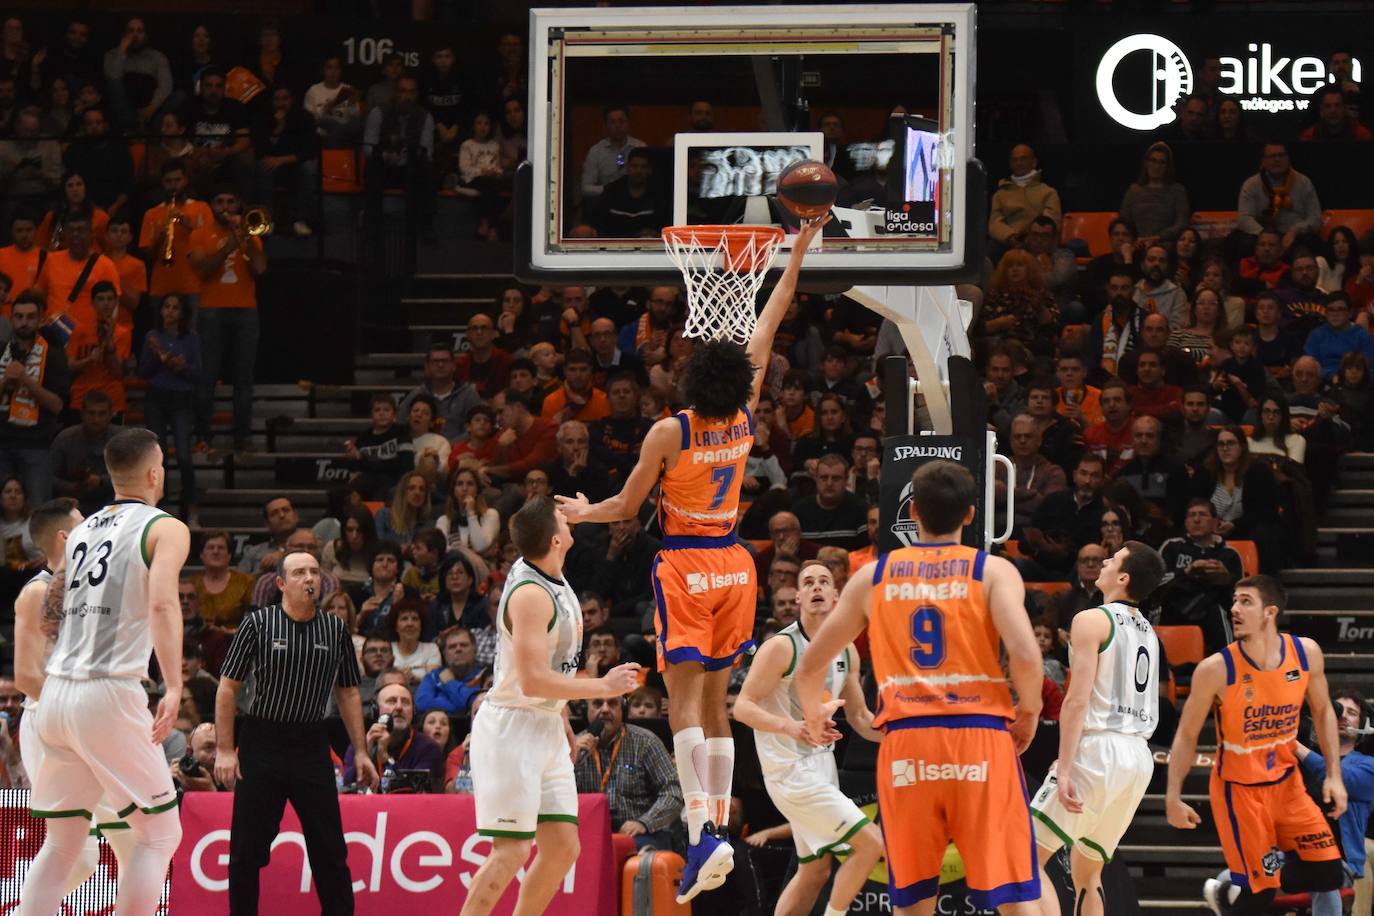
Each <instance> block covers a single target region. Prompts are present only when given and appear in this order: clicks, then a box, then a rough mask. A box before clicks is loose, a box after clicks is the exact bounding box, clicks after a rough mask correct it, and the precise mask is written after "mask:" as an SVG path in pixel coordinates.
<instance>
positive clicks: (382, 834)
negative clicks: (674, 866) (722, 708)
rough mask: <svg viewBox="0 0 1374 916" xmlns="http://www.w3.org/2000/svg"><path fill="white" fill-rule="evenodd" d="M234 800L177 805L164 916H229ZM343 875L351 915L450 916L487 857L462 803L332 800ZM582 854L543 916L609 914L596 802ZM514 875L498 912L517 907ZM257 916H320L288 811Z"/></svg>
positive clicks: (581, 803)
mask: <svg viewBox="0 0 1374 916" xmlns="http://www.w3.org/2000/svg"><path fill="white" fill-rule="evenodd" d="M233 803H234V799H233V796H232V795H230V794H229V793H227V792H221V793H214V794H211V793H205V792H196V793H191V794H188V795H186V796H184V797H183V798H182V808H181V828H182V840H181V846H180V847H179V848H178V849H177V853H176V857H175V858H174V859H173V860H172V898H171V912H172V913H195V914H197V916H216V914H222V913H228V912H229V880H228V868H229V823H230V820H231V816H232V813H233ZM339 806H340V808H341V809H342V814H343V827H344V837H345V839H346V840H347V841H348V867H349V870H350V871H351V872H352V873H353V894H354V901H355V904H356V910H355V912H357V913H358V916H369V914H376V916H383V914H385V916H395V914H396V913H400V912H412V913H414V912H431V913H456V912H458V910H459V909H461V908H462V906H463V900H464V899H465V898H466V897H467V888H468V887H469V885H470V884H471V883H472V878H473V875H475V874H476V872H477V869H478V868H479V867H480V866H481V864H482V863H483V862H485V861H486V858H487V854H488V853H489V852H490V851H491V842H490V841H489V840H488V839H486V838H485V837H481V836H478V835H477V832H476V830H477V827H476V823H475V812H474V809H473V801H472V798H471V797H470V796H466V795H386V796H379V795H343V796H340V797H339ZM578 825H579V826H578V832H579V834H580V837H581V841H582V854H581V856H580V857H579V858H578V860H577V864H576V865H575V866H573V868H572V870H571V871H569V872H568V874H567V877H566V878H565V879H564V880H563V884H562V886H561V887H560V888H559V890H558V893H557V894H556V895H555V896H554V898H553V903H551V904H550V905H549V909H548V910H547V911H546V912H548V913H549V914H551V916H574V914H576V916H588V914H614V913H615V912H616V896H617V888H616V882H615V879H614V875H613V873H612V865H611V825H610V809H609V808H608V807H607V804H606V796H604V795H583V796H581V797H580V798H579V800H578ZM524 877H525V872H524V869H521V870H520V871H519V872H518V873H517V874H516V878H515V882H513V883H512V884H511V888H510V890H509V891H508V892H507V893H506V896H505V897H504V898H503V899H502V901H501V904H500V905H499V906H498V907H497V908H496V911H495V912H496V914H497V916H504V914H508V913H510V912H511V910H512V909H514V907H515V896H516V893H517V890H518V885H519V882H520V881H522V880H524ZM261 880H262V885H261V887H262V911H263V912H264V913H311V912H317V911H318V910H319V902H318V900H317V898H316V897H315V888H314V884H313V883H312V882H311V872H310V863H309V861H308V860H307V859H306V855H305V841H304V839H303V838H302V836H301V832H300V821H299V820H297V818H296V814H295V812H294V811H292V810H291V808H290V806H289V805H288V806H287V809H286V816H285V817H284V818H283V819H282V824H281V834H280V835H279V836H278V837H277V840H276V842H275V843H274V844H273V845H272V862H271V864H270V865H268V866H267V867H266V868H264V869H263V870H262V873H261Z"/></svg>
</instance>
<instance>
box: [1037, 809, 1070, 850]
mask: <svg viewBox="0 0 1374 916" xmlns="http://www.w3.org/2000/svg"><path fill="white" fill-rule="evenodd" d="M1031 814H1032V815H1033V816H1034V817H1035V819H1036V820H1037V821H1039V822H1040V823H1042V824H1044V825H1045V826H1046V827H1048V828H1050V831H1051V832H1052V833H1053V834H1054V835H1055V836H1057V837H1059V839H1060V840H1062V841H1063V843H1064V845H1065V846H1072V845H1073V840H1071V839H1069V835H1068V834H1067V833H1065V832H1064V831H1063V830H1061V829H1060V828H1059V825H1058V824H1056V823H1055V822H1054V821H1053V820H1052V819H1051V818H1050V816H1049V815H1048V814H1046V813H1045V812H1043V811H1040V810H1038V809H1036V808H1032V809H1031Z"/></svg>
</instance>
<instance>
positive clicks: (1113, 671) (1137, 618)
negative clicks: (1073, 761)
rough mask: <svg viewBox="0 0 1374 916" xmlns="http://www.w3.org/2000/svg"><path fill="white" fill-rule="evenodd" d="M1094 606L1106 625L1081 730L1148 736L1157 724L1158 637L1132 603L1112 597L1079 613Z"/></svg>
mask: <svg viewBox="0 0 1374 916" xmlns="http://www.w3.org/2000/svg"><path fill="white" fill-rule="evenodd" d="M1099 611H1100V612H1102V613H1105V614H1106V615H1107V619H1108V620H1109V621H1111V625H1112V629H1111V633H1110V634H1108V636H1107V641H1106V642H1105V643H1104V644H1103V645H1102V647H1101V648H1099V649H1098V650H1097V675H1096V677H1094V678H1093V691H1092V695H1091V697H1090V698H1089V700H1088V715H1087V718H1086V719H1084V721H1083V733H1084V734H1093V733H1099V732H1109V733H1112V734H1118V735H1129V736H1132V737H1136V738H1149V737H1150V736H1151V735H1153V734H1154V732H1155V726H1156V725H1158V724H1159V639H1158V637H1156V636H1155V631H1154V628H1153V627H1151V626H1150V621H1148V620H1146V619H1145V618H1144V617H1143V616H1142V615H1141V613H1140V610H1139V609H1138V608H1136V607H1134V606H1133V605H1130V604H1126V603H1124V602H1121V601H1113V602H1111V603H1110V604H1106V605H1103V606H1102V607H1100V608H1093V609H1090V610H1087V611H1080V613H1083V614H1094V613H1098V612H1099ZM1070 661H1071V662H1072V660H1070Z"/></svg>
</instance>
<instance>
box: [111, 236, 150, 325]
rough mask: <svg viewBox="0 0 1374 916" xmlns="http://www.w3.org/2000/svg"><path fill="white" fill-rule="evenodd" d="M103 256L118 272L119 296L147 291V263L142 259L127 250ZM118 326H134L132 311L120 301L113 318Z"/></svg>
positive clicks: (140, 293)
mask: <svg viewBox="0 0 1374 916" xmlns="http://www.w3.org/2000/svg"><path fill="white" fill-rule="evenodd" d="M105 257H107V258H109V259H110V262H111V263H112V264H114V266H115V272H116V273H118V274H119V293H120V295H121V296H128V295H129V294H130V293H136V294H138V295H140V296H141V295H142V294H144V293H146V292H147V291H148V265H147V264H144V263H143V259H142V258H139V257H135V256H134V255H131V254H129V253H128V252H127V251H126V252H124V254H122V255H120V256H119V257H115V256H114V255H111V254H107V255H105ZM115 320H116V321H118V322H119V325H120V327H126V328H132V327H133V326H134V313H133V311H131V310H130V309H127V308H125V307H124V303H123V302H121V303H120V307H119V312H118V314H117V316H116V318H115Z"/></svg>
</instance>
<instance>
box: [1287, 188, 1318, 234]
mask: <svg viewBox="0 0 1374 916" xmlns="http://www.w3.org/2000/svg"><path fill="white" fill-rule="evenodd" d="M1300 177H1301V179H1302V180H1301V181H1300V182H1298V183H1297V187H1296V188H1295V189H1294V191H1295V193H1294V195H1293V206H1294V209H1296V210H1298V211H1299V215H1301V216H1302V222H1301V223H1299V224H1298V225H1296V226H1294V227H1293V228H1295V229H1297V230H1299V231H1300V232H1319V231H1320V230H1321V227H1322V205H1321V201H1319V200H1318V199H1317V188H1316V185H1314V184H1312V179H1310V178H1308V177H1307V176H1306V175H1302V176H1300Z"/></svg>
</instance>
